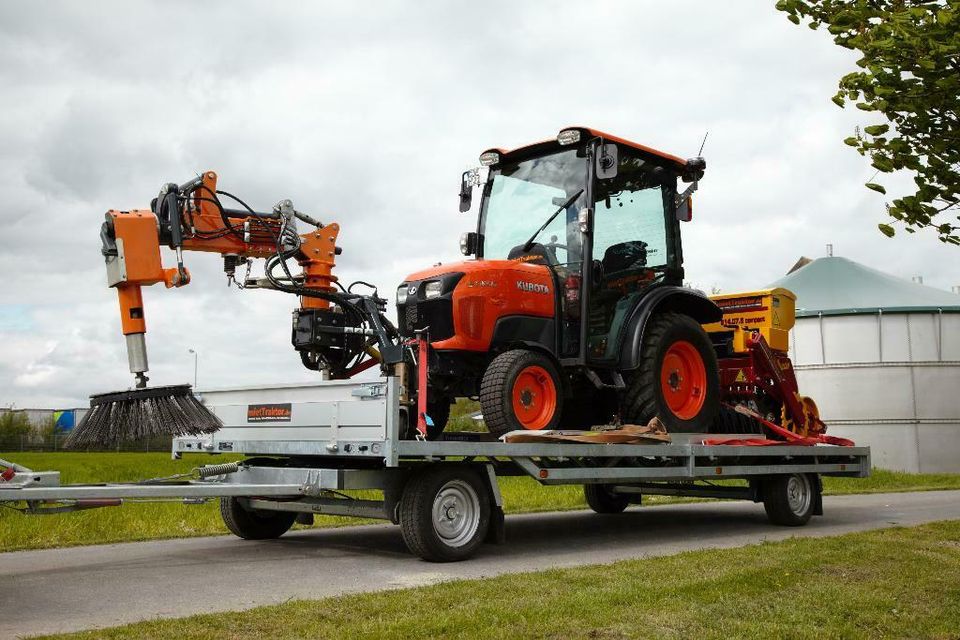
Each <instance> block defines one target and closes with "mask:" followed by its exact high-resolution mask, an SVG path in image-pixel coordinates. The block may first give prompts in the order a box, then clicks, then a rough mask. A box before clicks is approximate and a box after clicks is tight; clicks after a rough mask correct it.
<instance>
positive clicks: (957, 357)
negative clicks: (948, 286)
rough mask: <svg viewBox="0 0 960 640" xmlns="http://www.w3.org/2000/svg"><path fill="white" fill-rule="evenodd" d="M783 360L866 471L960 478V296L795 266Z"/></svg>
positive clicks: (876, 276) (849, 269) (862, 273)
mask: <svg viewBox="0 0 960 640" xmlns="http://www.w3.org/2000/svg"><path fill="white" fill-rule="evenodd" d="M771 286H772V287H784V288H786V289H789V290H791V291H793V292H794V293H795V294H796V296H797V320H796V324H795V326H794V328H793V330H792V331H791V334H790V357H791V358H792V360H793V363H794V365H795V367H796V371H797V379H798V381H799V384H800V389H802V390H803V393H804V395H808V396H810V397H811V398H813V399H814V400H816V402H817V404H818V406H819V408H820V414H821V417H822V418H823V420H824V421H825V422H826V423H827V425H828V426H829V432H830V433H831V434H833V435H839V436H844V437H847V438H851V439H853V440H854V441H856V443H857V444H862V445H869V446H870V447H871V451H872V456H873V465H874V466H876V467H880V468H884V469H895V470H902V471H909V472H914V473H935V472H960V295H957V294H955V293H951V292H948V291H942V290H940V289H935V288H932V287H928V286H924V285H922V284H919V283H917V282H909V281H907V280H903V279H900V278H896V277H894V276H891V275H888V274H886V273H883V272H881V271H878V270H876V269H872V268H870V267H867V266H864V265H862V264H859V263H857V262H854V261H852V260H848V259H847V258H841V257H832V256H830V257H825V258H820V259H817V260H813V261H805V260H803V259H801V261H800V262H798V263H797V266H796V267H795V268H794V270H792V271H791V272H790V273H789V274H788V275H786V276H785V277H783V278H781V279H779V280H777V281H776V282H774V283H773V284H771Z"/></svg>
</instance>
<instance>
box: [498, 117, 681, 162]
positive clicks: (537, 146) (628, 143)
mask: <svg viewBox="0 0 960 640" xmlns="http://www.w3.org/2000/svg"><path fill="white" fill-rule="evenodd" d="M569 129H578V130H579V131H580V132H581V135H583V136H585V137H588V138H603V139H604V140H606V141H608V142H615V143H617V144H619V145H623V146H625V147H630V148H631V149H636V150H638V151H641V152H643V153H648V154H650V155H654V156H657V157H659V158H663V159H664V160H668V161H669V162H671V163H672V164H673V165H674V166H675V167H676V168H677V169H683V168H684V167H685V166H686V165H687V161H686V160H684V159H683V158H680V157H678V156H675V155H673V154H670V153H666V152H664V151H659V150H657V149H654V148H653V147H648V146H646V145H643V144H640V143H639V142H633V141H632V140H627V139H625V138H621V137H619V136H614V135H611V134H609V133H604V132H603V131H598V130H596V129H590V128H589V127H564V128H563V129H561V131H567V130H569ZM551 145H553V146H560V143H559V142H557V139H556V138H550V139H548V140H541V141H540V142H534V143H533V144H527V145H524V146H522V147H517V148H516V149H498V148H493V149H487V150H486V151H496V152H497V153H499V154H500V155H501V156H502V157H503V158H511V157H515V156H523V155H527V154H528V153H535V152H536V151H540V150H542V149H545V148H547V147H549V146H551ZM486 151H484V153H486Z"/></svg>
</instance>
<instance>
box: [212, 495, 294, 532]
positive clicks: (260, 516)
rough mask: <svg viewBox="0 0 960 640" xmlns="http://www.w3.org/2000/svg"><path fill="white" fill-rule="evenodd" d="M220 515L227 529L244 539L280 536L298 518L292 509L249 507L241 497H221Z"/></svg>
mask: <svg viewBox="0 0 960 640" xmlns="http://www.w3.org/2000/svg"><path fill="white" fill-rule="evenodd" d="M220 516H221V517H222V518H223V523H224V524H225V525H227V529H229V530H230V532H231V533H232V534H233V535H235V536H238V537H240V538H243V539H244V540H271V539H273V538H279V537H280V536H282V535H283V534H285V533H286V532H287V531H289V530H290V527H292V526H293V521H294V520H296V519H297V514H296V513H294V512H292V511H263V510H256V509H247V508H245V507H244V506H243V505H242V504H241V503H240V499H239V498H220Z"/></svg>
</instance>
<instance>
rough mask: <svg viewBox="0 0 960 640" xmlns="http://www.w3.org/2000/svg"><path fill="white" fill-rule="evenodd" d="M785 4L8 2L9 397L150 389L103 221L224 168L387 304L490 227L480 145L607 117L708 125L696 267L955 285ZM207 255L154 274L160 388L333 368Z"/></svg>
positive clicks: (242, 191) (286, 308) (3, 174)
mask: <svg viewBox="0 0 960 640" xmlns="http://www.w3.org/2000/svg"><path fill="white" fill-rule="evenodd" d="M772 5H773V2H772V0H770V1H769V2H760V3H757V2H753V3H702V2H695V1H693V0H689V1H685V2H671V3H662V2H657V3H655V2H639V3H637V2H632V3H631V2H593V3H577V2H538V3H515V2H506V1H496V2H488V3H485V4H484V5H482V6H481V5H477V4H476V3H472V4H468V3H462V4H460V3H457V4H454V3H446V2H420V3H400V2H391V3H378V4H377V7H376V10H375V11H374V10H373V9H371V8H370V7H367V6H366V5H356V4H350V3H332V2H323V3H320V2H317V3H299V4H294V3H288V4H284V5H283V6H282V8H278V5H277V4H276V3H270V2H265V1H264V2H230V3H227V2H221V3H204V4H197V3H192V2H177V3H166V2H165V3H160V2H155V3H128V2H119V1H115V2H99V3H69V2H61V3H55V2H49V3H35V2H28V1H20V2H16V1H11V2H6V3H3V4H2V5H0V86H3V87H4V100H3V101H2V102H0V140H2V141H3V144H0V196H2V198H0V238H2V240H3V244H2V247H3V248H2V250H0V272H2V273H3V274H4V278H3V280H2V284H0V304H2V305H4V306H7V305H17V306H16V307H15V309H16V311H15V312H14V311H10V310H9V308H8V309H7V311H5V312H4V313H0V344H2V345H3V346H2V348H0V389H3V392H2V393H0V404H7V403H9V402H17V403H18V405H20V406H25V405H27V404H34V405H40V406H43V405H49V406H53V405H64V404H82V403H83V402H84V397H85V396H86V395H88V394H90V393H94V392H99V391H107V390H111V389H114V388H118V387H123V386H126V385H127V384H129V374H128V373H127V371H126V367H127V363H126V355H125V352H124V347H123V339H122V336H121V334H120V331H119V322H118V318H117V310H116V301H115V294H114V293H113V292H112V291H110V290H108V289H107V288H106V287H105V286H104V275H103V265H102V258H101V256H100V254H99V241H98V239H97V233H98V228H99V224H100V221H101V220H102V216H103V213H104V211H106V210H107V209H109V208H133V207H145V206H147V205H148V203H149V201H150V198H151V197H153V196H154V195H155V194H156V191H157V190H158V188H159V187H160V185H161V184H163V183H164V182H167V181H170V180H174V181H177V180H183V179H185V178H186V177H188V176H191V175H193V174H194V173H195V172H197V171H200V170H204V169H208V168H209V169H214V170H216V171H217V172H218V173H219V175H220V176H221V185H222V186H223V187H224V188H226V189H227V190H229V191H233V192H235V193H237V194H238V195H240V196H241V197H243V198H245V199H246V200H248V201H249V202H250V203H251V204H253V205H254V206H257V207H260V208H265V207H269V206H270V205H271V204H272V203H273V202H275V201H277V200H279V199H280V198H284V197H290V198H292V199H293V200H294V202H295V203H296V205H297V206H298V208H300V209H302V210H304V211H308V212H310V213H311V214H313V215H314V216H316V217H318V218H320V219H322V220H324V221H327V222H330V221H338V222H340V224H341V226H342V229H343V230H342V232H341V235H340V241H341V244H342V246H343V249H344V253H343V255H342V256H341V257H340V259H339V260H338V266H337V273H338V274H339V276H340V277H341V279H343V280H345V281H347V282H349V281H352V280H354V279H364V280H369V281H372V282H375V283H377V284H378V285H380V286H381V291H382V292H384V293H386V294H387V295H388V296H392V292H393V290H394V289H395V287H396V285H397V284H398V283H399V281H400V280H401V279H402V278H403V276H404V275H405V274H406V273H409V272H411V271H414V270H416V269H418V268H420V267H423V266H427V265H430V264H433V263H435V262H437V261H440V260H442V261H445V262H446V261H451V260H455V259H456V258H457V256H458V253H457V238H458V236H459V234H460V232H461V231H463V230H467V229H470V228H472V227H473V225H474V221H473V220H472V218H471V216H470V215H467V216H462V215H459V214H458V213H456V208H455V207H456V189H457V184H456V183H457V179H458V177H459V174H460V172H461V171H462V170H463V169H465V168H467V167H470V166H474V165H475V164H476V157H477V155H478V153H479V152H480V151H481V150H483V149H486V148H488V147H492V146H505V147H513V146H517V145H520V144H523V143H526V142H530V141H533V140H538V139H543V138H547V137H550V136H552V135H554V134H555V133H556V131H557V130H558V129H560V128H561V127H562V126H564V125H568V124H586V125H590V126H594V127H597V128H600V129H603V130H607V131H610V132H613V133H617V134H619V135H622V136H625V137H628V138H631V139H635V140H638V141H640V142H644V143H646V144H650V145H652V146H655V147H658V148H663V149H664V150H667V151H671V152H674V153H677V154H678V155H693V154H694V153H696V150H697V148H698V146H699V143H700V139H701V138H702V136H703V134H704V132H705V131H706V130H709V131H710V136H709V139H708V141H707V147H706V152H705V155H706V156H707V160H708V164H709V166H708V170H707V175H706V178H705V180H704V181H703V183H702V185H701V189H700V192H699V194H698V197H697V203H696V207H695V220H694V222H693V223H691V224H689V225H686V226H685V228H684V233H685V235H684V254H685V257H686V267H687V274H688V277H689V279H690V280H692V281H694V282H696V283H698V284H701V285H702V286H707V287H710V286H717V287H721V288H723V289H724V290H728V291H729V290H734V289H737V288H745V287H756V286H760V285H763V284H766V283H767V282H769V281H771V280H773V279H775V278H776V277H778V276H780V275H782V273H783V272H784V271H785V270H786V269H787V268H788V267H789V266H790V265H791V264H792V263H793V262H794V260H795V259H796V257H797V256H798V255H800V254H806V255H810V256H813V257H816V256H819V255H822V254H823V246H824V245H825V244H826V243H828V242H830V243H833V244H834V246H835V248H836V251H837V253H838V254H839V255H845V256H848V257H850V258H853V259H856V260H860V261H863V262H865V263H867V264H869V265H871V266H874V267H878V268H881V269H884V270H886V271H888V272H890V273H893V274H895V275H900V276H905V277H909V276H911V275H914V274H923V275H924V278H925V282H926V283H928V284H932V285H934V286H940V287H942V288H949V286H950V285H953V284H960V264H958V262H960V261H958V260H957V253H956V249H951V248H949V247H945V246H941V245H940V244H939V243H937V242H936V240H935V239H934V238H932V237H930V236H926V235H923V234H919V235H918V236H906V235H905V236H904V237H899V236H898V237H897V238H896V239H894V240H887V239H885V238H883V237H882V236H880V235H879V233H877V232H876V230H875V227H876V223H877V222H881V221H883V219H884V213H883V197H882V196H880V195H879V194H875V193H873V192H869V191H867V190H865V189H864V188H863V187H862V184H863V183H864V182H866V181H867V179H869V178H870V176H871V174H872V170H870V168H869V166H868V164H867V163H866V161H865V160H864V159H862V158H860V157H859V156H858V155H857V154H856V153H854V152H853V151H852V150H850V149H849V148H848V147H845V146H844V145H843V144H842V142H841V140H842V139H843V137H845V136H847V135H849V134H850V132H851V131H852V129H853V127H854V125H855V124H857V123H864V122H865V120H864V118H866V117H867V116H865V115H864V114H862V113H860V112H856V111H842V110H840V109H837V108H836V107H835V106H833V105H832V104H831V103H830V102H829V96H830V95H832V93H833V91H834V90H835V87H836V81H837V79H838V78H839V77H840V76H841V75H842V74H843V73H845V72H846V71H848V70H849V69H850V68H851V67H852V61H853V57H852V54H851V53H850V52H848V51H845V50H843V49H840V48H838V47H836V46H835V45H833V44H832V43H831V41H830V39H829V37H828V36H827V35H826V34H824V33H814V32H811V31H809V30H807V29H801V28H797V27H794V26H793V25H791V24H790V23H789V22H787V21H786V19H785V18H784V16H783V15H782V14H779V13H777V12H776V11H775V10H774V9H773V6H772ZM905 184H906V183H905V182H903V180H902V179H900V178H898V179H896V180H894V181H892V182H890V181H888V186H889V187H891V188H890V192H891V193H895V192H896V189H897V188H903V187H904V185H905ZM906 186H909V185H908V184H906ZM167 259H168V260H169V257H168V258H167ZM187 261H188V266H189V267H190V268H191V270H192V271H193V273H194V282H193V283H192V284H191V285H190V286H189V287H185V288H183V289H180V290H173V291H167V290H163V289H162V288H159V287H153V288H151V289H150V290H149V291H148V292H147V293H146V298H147V323H148V326H149V334H148V346H149V356H150V361H151V371H152V376H153V378H154V381H155V382H157V383H173V382H180V381H188V380H190V378H192V374H193V360H192V356H190V355H189V353H188V352H187V350H188V349H189V348H194V349H196V350H198V351H199V352H200V383H201V386H204V385H217V386H221V385H230V384H241V383H245V384H255V383H258V382H277V381H286V380H306V379H310V377H311V374H310V372H308V371H306V370H304V369H303V368H302V367H301V366H300V364H299V359H298V358H297V356H296V354H295V353H294V351H293V350H292V348H291V347H290V346H289V322H290V311H291V309H292V308H293V305H294V302H295V301H294V299H293V298H291V297H290V296H285V295H282V294H278V293H273V292H238V291H236V290H227V289H226V287H225V286H224V278H223V274H222V273H221V271H220V264H219V260H218V259H217V258H216V257H215V256H209V255H195V254H190V255H188V257H187ZM10 308H12V307H10ZM24 317H29V318H30V322H29V323H27V322H25V321H24V320H23V318H24Z"/></svg>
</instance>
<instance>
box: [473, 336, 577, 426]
mask: <svg viewBox="0 0 960 640" xmlns="http://www.w3.org/2000/svg"><path fill="white" fill-rule="evenodd" d="M531 368H534V369H536V370H539V371H543V372H545V373H546V375H547V377H549V382H550V384H552V385H553V399H552V401H546V402H545V405H544V406H547V407H548V409H547V410H546V413H547V414H550V412H551V411H552V414H551V415H549V420H546V421H545V422H544V423H543V424H542V425H541V426H537V427H531V426H529V425H528V426H525V425H524V424H523V423H522V422H521V419H520V417H518V416H517V413H516V411H515V409H514V401H513V389H514V385H515V384H517V379H518V377H519V376H520V375H521V374H522V373H524V372H525V371H528V370H531ZM538 401H545V398H543V397H539V398H537V397H534V398H532V400H531V402H538ZM551 404H552V407H550V406H549V405H551ZM480 409H481V410H482V411H483V422H484V424H486V425H487V430H488V431H489V432H490V433H492V434H494V435H496V436H500V435H503V434H504V433H507V432H509V431H515V430H517V429H524V428H527V429H531V428H536V429H537V430H545V429H556V428H557V425H559V423H560V417H561V414H562V412H563V385H561V383H560V375H559V374H558V373H557V368H556V366H554V364H553V361H552V360H551V359H550V358H549V357H547V356H546V355H544V354H542V353H539V352H537V351H529V350H527V349H513V350H511V351H505V352H503V353H501V354H500V355H498V356H497V357H496V358H494V359H493V361H491V362H490V364H489V366H487V370H486V372H485V373H484V374H483V380H482V381H481V383H480Z"/></svg>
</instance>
